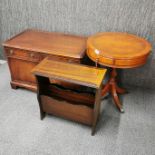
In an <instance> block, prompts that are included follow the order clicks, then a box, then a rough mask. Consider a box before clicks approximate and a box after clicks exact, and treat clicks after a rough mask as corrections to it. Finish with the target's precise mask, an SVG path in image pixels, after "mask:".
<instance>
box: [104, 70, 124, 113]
mask: <svg viewBox="0 0 155 155" xmlns="http://www.w3.org/2000/svg"><path fill="white" fill-rule="evenodd" d="M116 76H117V72H116V69H115V68H112V71H111V77H110V79H109V81H108V83H107V84H106V85H105V86H104V88H103V89H102V96H105V94H106V93H108V92H110V93H111V95H112V97H113V100H114V103H115V105H116V106H117V108H118V109H119V111H120V112H122V113H123V112H124V110H123V108H122V104H121V102H120V100H119V97H118V94H117V93H120V94H124V93H126V92H127V91H126V90H125V89H123V88H120V87H118V86H117V81H116Z"/></svg>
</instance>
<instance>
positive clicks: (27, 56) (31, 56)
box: [5, 49, 40, 62]
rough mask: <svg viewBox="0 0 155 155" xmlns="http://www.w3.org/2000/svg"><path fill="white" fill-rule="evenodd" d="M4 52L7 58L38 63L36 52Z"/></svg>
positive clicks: (38, 58) (38, 57)
mask: <svg viewBox="0 0 155 155" xmlns="http://www.w3.org/2000/svg"><path fill="white" fill-rule="evenodd" d="M5 51H6V56H7V57H12V58H17V59H22V60H28V61H33V62H39V61H40V54H39V53H37V52H32V51H25V50H20V49H6V50H5Z"/></svg>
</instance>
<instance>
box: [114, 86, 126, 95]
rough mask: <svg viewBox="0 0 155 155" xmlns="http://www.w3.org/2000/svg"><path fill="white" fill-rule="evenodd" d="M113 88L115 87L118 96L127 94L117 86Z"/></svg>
mask: <svg viewBox="0 0 155 155" xmlns="http://www.w3.org/2000/svg"><path fill="white" fill-rule="evenodd" d="M115 87H116V91H117V93H119V94H125V93H127V90H125V89H123V88H120V87H119V86H118V85H116V86H115Z"/></svg>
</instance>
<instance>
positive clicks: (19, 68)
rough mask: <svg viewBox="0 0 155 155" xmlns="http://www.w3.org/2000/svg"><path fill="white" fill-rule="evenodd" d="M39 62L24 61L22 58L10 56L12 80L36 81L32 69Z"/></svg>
mask: <svg viewBox="0 0 155 155" xmlns="http://www.w3.org/2000/svg"><path fill="white" fill-rule="evenodd" d="M36 64H37V63H34V62H29V61H24V60H20V59H14V58H9V66H10V70H11V75H12V80H16V81H24V82H30V83H36V82H35V77H34V75H32V74H31V70H32V69H33V68H34V67H35V66H36Z"/></svg>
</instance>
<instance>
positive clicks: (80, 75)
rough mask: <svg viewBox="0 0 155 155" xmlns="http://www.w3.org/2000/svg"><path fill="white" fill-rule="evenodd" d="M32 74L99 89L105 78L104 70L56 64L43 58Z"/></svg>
mask: <svg viewBox="0 0 155 155" xmlns="http://www.w3.org/2000/svg"><path fill="white" fill-rule="evenodd" d="M32 73H33V74H35V75H39V76H44V77H48V78H55V79H58V80H63V81H67V82H72V83H75V84H80V85H84V86H89V87H93V88H99V87H100V85H101V83H102V80H103V78H104V76H105V73H106V69H101V68H95V67H90V66H85V65H79V64H71V63H65V62H58V61H54V60H50V58H45V59H44V60H43V61H42V62H41V63H40V64H38V65H37V66H36V67H35V68H34V69H33V70H32Z"/></svg>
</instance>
